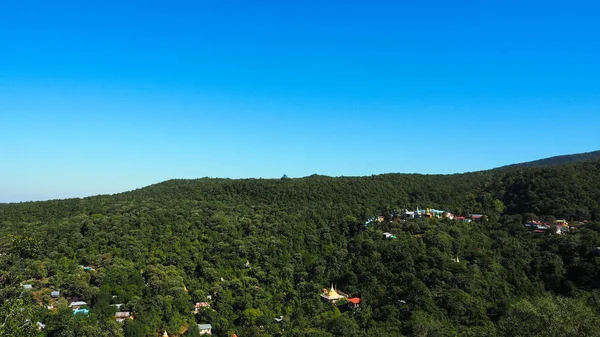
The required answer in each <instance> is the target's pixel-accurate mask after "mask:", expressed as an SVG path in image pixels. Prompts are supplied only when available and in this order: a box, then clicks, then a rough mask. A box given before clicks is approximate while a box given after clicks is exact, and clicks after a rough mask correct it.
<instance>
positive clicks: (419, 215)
mask: <svg viewBox="0 0 600 337" xmlns="http://www.w3.org/2000/svg"><path fill="white" fill-rule="evenodd" d="M424 218H429V219H431V218H437V219H442V218H445V219H450V220H459V221H463V222H471V221H486V220H487V218H488V217H487V216H486V215H483V214H468V215H458V216H457V215H454V214H453V213H451V212H449V211H444V210H439V209H434V208H426V209H419V208H418V207H417V209H416V210H414V211H409V210H408V209H405V210H404V211H402V212H398V211H397V210H396V209H393V210H392V211H391V212H390V217H389V219H390V220H391V221H397V222H402V221H406V220H410V219H424ZM384 221H385V216H383V215H379V216H376V217H371V218H369V219H367V221H365V226H369V225H371V224H373V223H381V222H384Z"/></svg>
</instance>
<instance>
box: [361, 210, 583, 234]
mask: <svg viewBox="0 0 600 337" xmlns="http://www.w3.org/2000/svg"><path fill="white" fill-rule="evenodd" d="M432 218H436V219H449V220H458V221H462V222H467V223H469V222H473V221H477V222H479V221H487V220H488V217H487V215H484V214H467V215H455V214H453V213H452V212H449V211H445V210H439V209H434V208H425V209H419V208H418V207H417V209H416V210H414V211H409V210H408V209H404V210H403V211H401V212H398V211H397V210H396V209H393V210H392V211H391V212H390V214H389V221H396V222H405V221H407V220H411V219H432ZM384 221H386V217H385V216H384V215H379V216H373V217H370V218H369V219H367V221H365V223H364V224H365V226H367V227H368V226H370V225H372V224H374V223H383V222H384ZM587 222H588V221H587V220H585V221H575V222H571V223H569V222H567V221H566V220H564V219H552V220H547V221H540V220H534V219H528V220H527V221H525V222H524V224H523V226H524V227H525V228H527V229H529V230H531V231H532V232H533V233H546V232H548V231H552V232H553V233H556V234H563V233H565V232H568V231H569V230H573V229H576V228H578V227H580V226H583V225H585V224H586V223H587ZM384 236H385V237H386V238H388V239H390V238H392V239H395V238H396V236H395V235H393V234H391V233H387V232H386V233H384Z"/></svg>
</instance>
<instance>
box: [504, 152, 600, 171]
mask: <svg viewBox="0 0 600 337" xmlns="http://www.w3.org/2000/svg"><path fill="white" fill-rule="evenodd" d="M586 160H600V151H593V152H585V153H578V154H568V155H562V156H554V157H550V158H544V159H538V160H534V161H529V162H525V163H518V164H512V165H507V166H503V167H499V168H497V169H496V170H504V169H514V168H523V167H541V166H558V165H563V164H574V163H578V162H582V161H586Z"/></svg>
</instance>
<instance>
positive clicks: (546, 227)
mask: <svg viewBox="0 0 600 337" xmlns="http://www.w3.org/2000/svg"><path fill="white" fill-rule="evenodd" d="M586 223H587V220H586V221H583V222H579V221H578V222H573V223H568V222H567V221H566V220H554V221H538V220H529V221H526V222H525V223H524V224H523V226H525V228H527V229H529V230H531V231H532V232H534V233H546V232H548V231H554V232H555V233H556V234H562V233H564V232H568V231H569V230H571V229H575V228H577V227H579V226H582V225H585V224H586Z"/></svg>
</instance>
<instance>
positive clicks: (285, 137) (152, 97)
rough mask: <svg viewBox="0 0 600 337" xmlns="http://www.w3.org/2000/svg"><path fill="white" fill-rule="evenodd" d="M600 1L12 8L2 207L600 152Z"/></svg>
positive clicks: (7, 23)
mask: <svg viewBox="0 0 600 337" xmlns="http://www.w3.org/2000/svg"><path fill="white" fill-rule="evenodd" d="M598 13H600V4H598V2H597V1H508V0H501V1H500V0H498V1H475V0H474V1H446V0H444V1H385V2H384V1H371V0H370V1H222V0H220V1H168V2H167V1H162V2H153V1H138V2H132V1H81V0H79V1H71V2H65V1H27V0H23V1H3V2H0V202H9V201H23V200H40V199H49V198H64V197H82V196H88V195H93V194H99V193H115V192H121V191H125V190H130V189H134V188H138V187H142V186H146V185H149V184H153V183H157V182H160V181H163V180H166V179H170V178H196V177H205V176H210V177H230V178H241V177H263V178H268V177H276V178H278V177H281V176H282V175H283V174H287V175H288V176H290V177H300V176H306V175H310V174H313V173H318V174H325V175H332V176H339V175H346V176H348V175H371V174H379V173H387V172H419V173H454V172H464V171H473V170H480V169H487V168H492V167H496V166H501V165H505V164H510V163H515V162H521V161H527V160H533V159H538V158H543V157H548V156H553V155H559V154H568V153H577V152H586V151H593V150H597V149H600V136H599V135H598V130H600V61H599V60H600V20H599V19H598Z"/></svg>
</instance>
